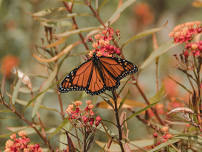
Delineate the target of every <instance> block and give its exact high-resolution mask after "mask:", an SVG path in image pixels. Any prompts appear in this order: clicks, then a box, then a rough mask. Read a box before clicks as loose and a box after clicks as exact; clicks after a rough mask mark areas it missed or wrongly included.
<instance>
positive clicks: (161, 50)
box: [140, 41, 179, 70]
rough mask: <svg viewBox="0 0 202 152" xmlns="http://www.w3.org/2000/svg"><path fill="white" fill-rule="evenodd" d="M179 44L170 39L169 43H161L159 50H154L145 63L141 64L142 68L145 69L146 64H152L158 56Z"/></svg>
mask: <svg viewBox="0 0 202 152" xmlns="http://www.w3.org/2000/svg"><path fill="white" fill-rule="evenodd" d="M178 45H179V44H175V43H173V41H168V42H167V43H165V44H163V45H161V46H160V47H159V48H158V49H157V50H154V51H153V52H152V53H151V55H150V56H149V57H148V58H147V59H146V60H145V61H144V63H143V64H142V65H141V66H140V69H141V70H142V69H144V68H145V67H146V66H148V65H150V64H151V62H152V61H153V60H155V59H156V58H157V57H159V56H161V55H163V54H164V53H166V52H167V51H168V50H170V49H171V48H174V47H176V46H178Z"/></svg>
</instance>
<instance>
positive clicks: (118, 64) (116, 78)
mask: <svg viewBox="0 0 202 152" xmlns="http://www.w3.org/2000/svg"><path fill="white" fill-rule="evenodd" d="M137 71H138V68H137V66H136V65H133V64H132V63H131V62H129V61H126V60H124V59H120V58H116V57H106V56H100V57H98V56H97V55H96V53H94V54H93V56H92V57H91V58H90V59H88V60H87V61H86V62H84V63H83V64H81V65H80V66H79V67H78V68H76V69H74V70H73V71H72V72H70V73H69V74H68V75H67V76H66V77H65V79H64V80H63V81H62V83H61V84H60V86H59V91H60V92H61V93H65V92H68V91H83V90H84V91H85V92H86V93H87V94H90V95H98V94H100V93H103V92H104V91H105V90H109V91H111V90H114V89H116V88H118V86H119V85H120V80H121V79H122V78H123V77H125V76H126V75H128V74H131V73H135V72H137Z"/></svg>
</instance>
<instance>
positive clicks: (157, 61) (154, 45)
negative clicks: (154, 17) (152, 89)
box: [152, 33, 159, 92]
mask: <svg viewBox="0 0 202 152" xmlns="http://www.w3.org/2000/svg"><path fill="white" fill-rule="evenodd" d="M152 38H153V48H154V50H157V48H158V43H157V38H156V33H154V34H153V37H152ZM158 67H159V57H157V58H156V92H158V90H159V70H158Z"/></svg>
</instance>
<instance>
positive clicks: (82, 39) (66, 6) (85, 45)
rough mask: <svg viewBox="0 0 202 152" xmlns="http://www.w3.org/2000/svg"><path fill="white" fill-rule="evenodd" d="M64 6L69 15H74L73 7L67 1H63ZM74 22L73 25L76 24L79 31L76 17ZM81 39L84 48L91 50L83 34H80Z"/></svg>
mask: <svg viewBox="0 0 202 152" xmlns="http://www.w3.org/2000/svg"><path fill="white" fill-rule="evenodd" d="M63 4H64V6H65V8H66V10H67V11H68V12H69V13H72V7H69V5H68V3H66V2H65V1H63ZM72 22H73V24H74V27H75V29H78V28H79V27H78V25H77V23H76V19H75V17H74V16H73V17H72ZM79 37H80V39H81V41H82V43H83V45H84V47H85V48H86V50H89V48H88V46H87V44H86V42H85V40H84V37H83V35H82V34H81V33H79Z"/></svg>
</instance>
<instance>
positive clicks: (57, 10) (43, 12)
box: [32, 7, 66, 17]
mask: <svg viewBox="0 0 202 152" xmlns="http://www.w3.org/2000/svg"><path fill="white" fill-rule="evenodd" d="M61 11H66V8H65V7H57V8H49V9H45V10H42V11H39V12H36V13H33V14H32V16H33V17H42V16H47V15H50V14H52V13H53V12H61Z"/></svg>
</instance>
